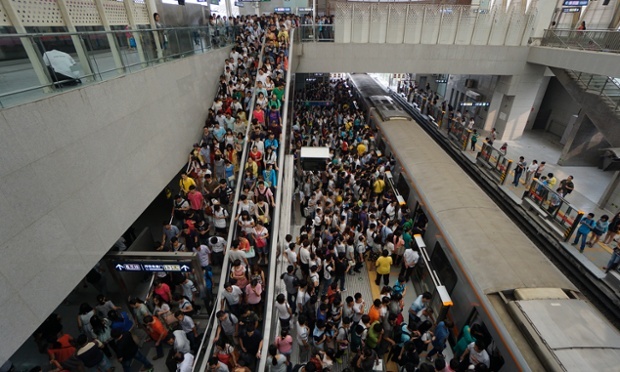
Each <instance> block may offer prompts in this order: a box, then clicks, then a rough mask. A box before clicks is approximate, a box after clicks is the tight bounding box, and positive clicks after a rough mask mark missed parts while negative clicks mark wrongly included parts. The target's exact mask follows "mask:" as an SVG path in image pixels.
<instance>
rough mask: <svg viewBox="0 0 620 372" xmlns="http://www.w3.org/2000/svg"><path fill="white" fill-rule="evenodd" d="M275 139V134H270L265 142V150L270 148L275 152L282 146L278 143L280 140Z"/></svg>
mask: <svg viewBox="0 0 620 372" xmlns="http://www.w3.org/2000/svg"><path fill="white" fill-rule="evenodd" d="M275 137H276V136H275V134H274V133H269V138H267V139H266V140H265V149H266V148H268V147H271V148H272V149H273V151H277V150H278V147H279V146H280V144H279V143H278V140H277V139H276V138H275Z"/></svg>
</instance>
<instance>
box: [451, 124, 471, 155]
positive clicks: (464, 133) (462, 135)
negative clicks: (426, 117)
mask: <svg viewBox="0 0 620 372" xmlns="http://www.w3.org/2000/svg"><path fill="white" fill-rule="evenodd" d="M471 133H472V131H471V129H467V127H466V126H465V125H464V124H462V123H459V122H458V121H454V122H452V124H451V125H450V126H448V138H449V139H450V141H452V143H454V144H455V145H456V146H457V147H458V148H459V149H461V150H462V151H465V150H467V145H468V144H469V138H470V137H471Z"/></svg>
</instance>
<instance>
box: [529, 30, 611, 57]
mask: <svg viewBox="0 0 620 372" xmlns="http://www.w3.org/2000/svg"><path fill="white" fill-rule="evenodd" d="M540 45H541V46H547V47H553V48H563V49H577V50H589V51H595V52H608V53H620V31H613V30H587V31H580V30H545V33H544V34H543V37H542V39H540Z"/></svg>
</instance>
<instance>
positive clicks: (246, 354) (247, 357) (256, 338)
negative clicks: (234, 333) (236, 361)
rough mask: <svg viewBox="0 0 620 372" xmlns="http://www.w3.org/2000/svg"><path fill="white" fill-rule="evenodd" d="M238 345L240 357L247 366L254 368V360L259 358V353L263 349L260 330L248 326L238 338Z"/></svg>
mask: <svg viewBox="0 0 620 372" xmlns="http://www.w3.org/2000/svg"><path fill="white" fill-rule="evenodd" d="M239 346H240V347H241V359H243V361H244V362H245V365H246V366H247V367H248V368H250V369H251V370H254V369H255V367H256V360H257V359H260V353H261V351H262V349H263V335H262V334H261V333H260V331H258V330H256V329H253V328H252V327H251V326H249V327H248V328H247V329H246V332H245V334H244V335H242V336H241V337H240V338H239Z"/></svg>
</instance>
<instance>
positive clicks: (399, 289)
mask: <svg viewBox="0 0 620 372" xmlns="http://www.w3.org/2000/svg"><path fill="white" fill-rule="evenodd" d="M406 285H407V281H406V280H405V277H404V276H399V277H398V279H396V283H394V285H393V286H392V294H396V293H399V294H401V295H402V296H404V295H405V293H406V292H407V287H406Z"/></svg>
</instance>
